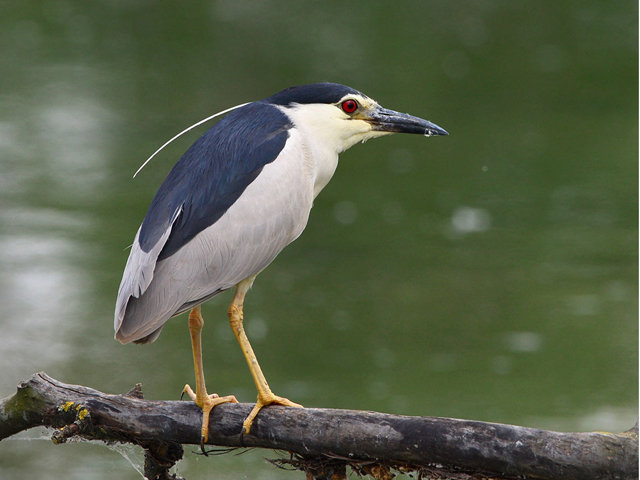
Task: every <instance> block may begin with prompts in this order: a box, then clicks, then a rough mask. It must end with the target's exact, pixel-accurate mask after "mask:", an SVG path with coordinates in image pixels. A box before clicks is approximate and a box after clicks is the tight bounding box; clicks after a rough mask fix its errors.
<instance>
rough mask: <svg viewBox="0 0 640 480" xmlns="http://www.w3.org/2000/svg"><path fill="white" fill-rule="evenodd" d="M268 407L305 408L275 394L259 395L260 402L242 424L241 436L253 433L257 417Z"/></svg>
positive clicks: (258, 401)
mask: <svg viewBox="0 0 640 480" xmlns="http://www.w3.org/2000/svg"><path fill="white" fill-rule="evenodd" d="M267 405H281V406H283V407H295V408H304V407H303V406H302V405H300V404H299V403H295V402H292V401H291V400H289V399H288V398H284V397H279V396H277V395H274V394H273V393H269V394H267V395H258V400H257V402H256V404H255V405H254V407H253V409H252V410H251V413H249V415H248V416H247V418H245V420H244V422H242V433H241V435H248V434H249V432H250V431H251V425H253V421H254V420H255V418H256V416H257V415H258V413H259V412H260V410H262V408H263V407H266V406H267Z"/></svg>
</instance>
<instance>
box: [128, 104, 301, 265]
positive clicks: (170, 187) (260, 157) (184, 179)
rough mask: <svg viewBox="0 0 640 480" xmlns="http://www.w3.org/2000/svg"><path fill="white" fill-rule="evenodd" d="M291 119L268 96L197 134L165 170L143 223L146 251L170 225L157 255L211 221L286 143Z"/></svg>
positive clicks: (166, 252) (169, 250) (142, 242)
mask: <svg viewBox="0 0 640 480" xmlns="http://www.w3.org/2000/svg"><path fill="white" fill-rule="evenodd" d="M292 126H293V125H292V124H291V122H290V120H289V118H288V117H287V116H286V115H285V114H284V113H282V112H281V111H280V110H279V109H278V108H277V107H275V106H273V105H270V104H269V103H268V102H266V101H261V102H254V103H250V104H248V105H246V106H244V107H241V108H239V109H237V110H234V111H232V112H231V113H229V114H228V115H227V116H226V117H224V118H223V119H222V120H220V121H219V122H218V123H216V124H215V125H214V126H213V127H211V128H210V129H209V130H208V131H207V132H206V133H205V134H204V135H203V136H202V137H200V138H199V139H198V140H197V141H196V142H195V143H194V144H193V145H192V146H191V148H189V150H187V152H186V153H185V154H184V155H183V156H182V158H181V159H180V161H179V162H178V163H177V164H176V165H175V166H174V167H173V169H172V170H171V171H170V172H169V174H168V175H167V177H166V178H165V180H164V182H163V183H162V185H161V186H160V189H159V190H158V192H157V193H156V196H155V197H154V199H153V201H152V202H151V206H150V207H149V211H148V212H147V215H146V216H145V218H144V221H143V222H142V227H141V229H140V236H139V242H140V246H141V248H142V250H143V251H145V252H148V251H150V250H151V248H152V247H153V246H154V245H155V244H156V243H157V242H158V240H159V239H160V238H161V236H162V235H163V233H165V232H166V230H167V229H168V228H169V227H171V219H172V218H173V215H174V213H175V212H176V210H177V209H178V208H180V207H182V212H181V213H180V215H179V216H178V218H177V219H176V220H175V222H174V224H173V227H172V229H171V234H170V235H169V238H168V240H167V242H166V244H165V246H164V248H163V249H162V251H161V253H160V256H159V257H158V260H162V259H164V258H167V257H170V256H171V255H173V254H174V253H175V252H177V251H178V250H179V249H180V248H181V247H182V246H184V245H185V244H186V243H187V242H189V241H190V240H191V239H192V238H193V237H195V236H196V235H197V234H198V233H200V232H201V231H202V230H204V229H205V228H207V227H209V226H211V225H213V224H214V223H215V222H216V221H217V220H218V219H219V218H220V217H222V215H224V213H225V212H226V211H227V210H228V209H229V207H231V205H233V203H234V202H235V201H236V200H237V199H238V198H239V197H240V195H241V194H242V192H244V190H245V189H246V188H247V187H248V186H249V184H251V182H253V181H254V180H255V179H256V178H257V176H258V175H259V174H260V172H261V171H262V169H263V168H264V166H265V165H267V164H268V163H271V162H273V161H274V160H275V159H276V157H277V156H278V154H279V153H280V151H281V150H282V149H283V148H284V145H285V142H286V141H287V138H288V135H289V134H288V130H289V129H290V128H291V127H292Z"/></svg>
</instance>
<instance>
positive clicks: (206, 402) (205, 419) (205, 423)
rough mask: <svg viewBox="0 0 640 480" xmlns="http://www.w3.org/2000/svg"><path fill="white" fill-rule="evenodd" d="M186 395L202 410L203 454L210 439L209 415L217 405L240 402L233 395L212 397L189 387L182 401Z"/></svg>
mask: <svg viewBox="0 0 640 480" xmlns="http://www.w3.org/2000/svg"><path fill="white" fill-rule="evenodd" d="M185 393H186V394H187V395H189V397H191V400H193V402H194V403H195V404H196V405H197V406H198V407H200V408H201V409H202V430H201V432H200V447H201V448H202V452H203V453H205V450H204V444H205V443H206V441H207V440H208V439H209V415H210V414H211V410H213V407H215V406H216V405H220V404H221V403H238V400H236V397H235V396H233V395H228V396H226V397H221V396H219V395H218V394H217V393H212V394H211V395H209V394H207V393H206V391H205V392H204V393H201V394H199V393H200V392H194V391H193V389H192V388H191V387H190V386H189V385H185V386H184V389H183V390H182V395H181V396H180V399H182V397H183V396H184V394H185ZM205 455H206V453H205Z"/></svg>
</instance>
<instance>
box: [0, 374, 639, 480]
mask: <svg viewBox="0 0 640 480" xmlns="http://www.w3.org/2000/svg"><path fill="white" fill-rule="evenodd" d="M251 407H252V405H250V404H223V405H219V406H217V407H216V408H215V409H214V410H213V412H212V415H211V425H210V435H209V442H208V443H209V444H211V445H218V446H226V447H260V448H269V449H277V450H285V451H289V452H292V454H293V455H294V456H293V457H291V459H290V460H282V459H281V460H276V461H275V462H277V463H280V464H285V463H286V464H289V465H291V466H293V467H296V468H301V469H304V470H306V471H307V473H308V478H331V477H332V476H333V478H344V473H345V471H346V470H345V469H346V466H347V465H348V466H349V467H351V468H352V469H354V470H356V471H357V472H359V473H361V474H369V475H372V476H374V478H379V479H385V478H392V477H391V476H390V475H391V473H390V471H391V469H396V470H400V471H410V470H413V471H417V472H418V474H419V476H422V477H423V478H428V477H427V475H436V474H441V475H442V474H445V472H446V475H448V478H476V476H478V475H482V476H484V477H485V478H486V477H493V478H519V477H525V476H526V477H535V478H540V479H563V480H571V479H576V480H578V479H580V480H584V479H587V478H588V479H632V478H633V479H637V478H638V425H637V424H636V426H635V427H634V429H631V430H630V431H628V432H624V433H621V434H606V433H595V432H593V433H559V432H551V431H545V430H537V429H533V428H525V427H519V426H512V425H502V424H494V423H485V422H475V421H470V420H456V419H450V418H435V417H407V416H399V415H386V414H381V413H375V412H361V411H352V410H332V409H314V408H305V409H297V408H285V407H278V406H270V407H267V408H265V409H264V410H262V411H261V412H260V414H259V415H258V417H257V419H256V421H255V422H254V424H253V426H252V428H251V434H250V435H246V436H244V437H243V436H241V435H240V432H241V429H242V428H241V427H242V422H243V420H244V418H245V417H246V415H247V414H248V413H249V411H250V410H251ZM201 418H202V415H201V411H200V409H199V408H198V407H197V406H196V405H195V404H193V403H192V402H190V401H185V402H175V401H173V402H170V401H167V402H152V401H147V400H144V399H142V398H141V389H140V388H139V387H138V388H137V389H134V390H132V391H131V392H129V394H127V395H108V394H105V393H102V392H99V391H97V390H93V389H90V388H87V387H83V386H78V385H67V384H64V383H61V382H58V381H57V380H54V379H52V378H51V377H49V376H48V375H46V374H45V373H38V374H35V375H33V377H32V378H31V379H30V380H28V381H26V382H23V383H21V384H20V385H19V386H18V391H17V393H16V394H15V395H13V396H11V397H8V398H5V399H3V400H0V440H1V439H4V438H7V437H9V436H11V435H13V434H15V433H18V432H20V431H22V430H26V429H28V428H31V427H35V426H40V425H44V426H48V427H53V428H56V429H57V430H56V431H55V432H54V434H53V440H54V442H55V443H64V441H66V439H67V438H69V437H70V436H74V435H79V436H82V437H84V438H88V439H92V440H103V441H106V442H114V441H118V442H129V443H133V444H137V445H140V446H142V447H143V448H145V450H146V456H145V460H146V462H145V464H146V469H147V470H146V473H147V474H148V476H149V478H157V479H171V478H175V477H174V476H172V475H171V474H170V473H169V468H170V467H171V466H172V465H174V464H175V463H176V462H177V461H178V460H180V459H181V458H182V454H183V450H182V446H181V445H184V444H191V445H198V444H199V443H200V421H201ZM455 475H457V476H455ZM435 478H437V477H435Z"/></svg>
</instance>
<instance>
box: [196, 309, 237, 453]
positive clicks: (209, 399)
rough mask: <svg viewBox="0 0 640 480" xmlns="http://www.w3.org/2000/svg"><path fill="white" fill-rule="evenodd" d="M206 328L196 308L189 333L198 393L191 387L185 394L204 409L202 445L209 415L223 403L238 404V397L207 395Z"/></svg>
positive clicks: (207, 427)
mask: <svg viewBox="0 0 640 480" xmlns="http://www.w3.org/2000/svg"><path fill="white" fill-rule="evenodd" d="M203 326H204V320H203V319H202V313H201V312H200V307H199V306H198V307H195V308H194V309H192V310H191V312H190V313H189V332H191V346H192V348H193V364H194V366H195V371H196V392H195V393H193V390H192V389H191V387H190V386H189V385H185V386H184V390H183V394H184V393H186V394H188V395H189V396H190V397H191V400H193V401H194V402H195V403H196V405H198V406H199V407H200V408H201V409H202V431H201V435H202V437H201V444H202V445H204V443H205V442H206V441H207V440H208V438H209V414H210V413H211V410H212V409H213V407H215V406H216V405H220V404H221V403H229V402H231V403H238V400H236V397H234V396H233V395H229V396H227V397H219V396H218V395H217V394H215V393H213V394H211V395H209V394H207V387H206V386H205V383H204V369H203V366H202V327H203Z"/></svg>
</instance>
